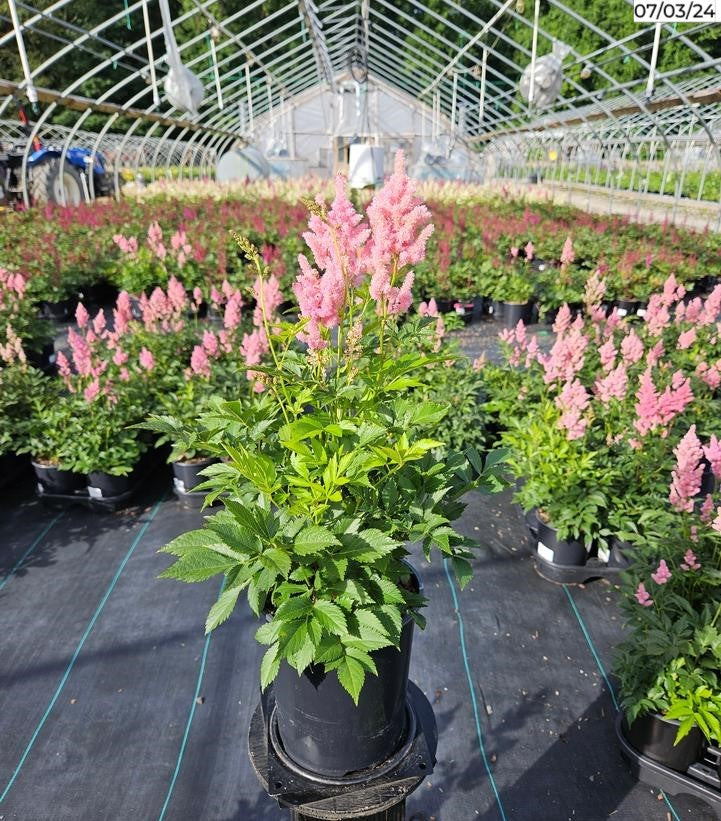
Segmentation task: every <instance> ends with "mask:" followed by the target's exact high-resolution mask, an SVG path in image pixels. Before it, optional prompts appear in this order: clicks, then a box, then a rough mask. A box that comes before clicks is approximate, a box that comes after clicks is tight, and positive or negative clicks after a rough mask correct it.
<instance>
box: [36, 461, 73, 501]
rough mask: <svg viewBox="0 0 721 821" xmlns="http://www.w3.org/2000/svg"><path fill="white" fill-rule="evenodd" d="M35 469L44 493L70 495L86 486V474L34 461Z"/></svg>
mask: <svg viewBox="0 0 721 821" xmlns="http://www.w3.org/2000/svg"><path fill="white" fill-rule="evenodd" d="M32 465H33V470H34V471H35V476H36V478H37V480H38V485H39V486H40V489H41V491H42V492H43V493H51V494H58V495H61V496H68V495H71V494H73V493H75V492H76V491H78V490H83V489H84V488H85V476H83V474H82V473H73V472H72V471H71V470H59V469H58V468H57V467H52V466H51V465H41V464H39V463H38V462H33V463H32Z"/></svg>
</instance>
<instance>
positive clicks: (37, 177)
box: [28, 157, 58, 205]
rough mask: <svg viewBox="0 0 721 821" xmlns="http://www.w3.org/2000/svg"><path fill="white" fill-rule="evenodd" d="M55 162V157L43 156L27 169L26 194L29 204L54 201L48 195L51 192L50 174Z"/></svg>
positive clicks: (43, 203) (44, 203)
mask: <svg viewBox="0 0 721 821" xmlns="http://www.w3.org/2000/svg"><path fill="white" fill-rule="evenodd" d="M57 163H58V159H57V157H45V159H44V160H43V161H42V162H39V163H38V164H37V165H34V166H33V167H32V168H29V169H28V194H29V195H30V203H31V205H47V203H48V202H54V200H53V199H52V196H50V195H51V194H52V186H51V185H50V176H51V173H52V170H53V167H54V166H55V165H57ZM48 192H50V195H49V194H48Z"/></svg>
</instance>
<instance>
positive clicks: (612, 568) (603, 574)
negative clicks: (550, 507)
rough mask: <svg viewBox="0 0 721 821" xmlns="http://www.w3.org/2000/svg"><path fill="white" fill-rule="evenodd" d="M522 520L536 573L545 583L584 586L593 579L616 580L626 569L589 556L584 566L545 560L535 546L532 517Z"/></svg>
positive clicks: (535, 530) (536, 533)
mask: <svg viewBox="0 0 721 821" xmlns="http://www.w3.org/2000/svg"><path fill="white" fill-rule="evenodd" d="M524 519H525V522H526V527H527V528H528V531H529V533H530V534H531V545H532V546H531V553H532V554H533V557H534V560H535V568H536V572H537V573H538V575H539V576H540V577H541V578H542V579H545V580H546V581H549V582H556V583H557V584H585V583H586V582H590V581H593V580H594V579H616V578H618V577H619V576H620V574H621V573H623V571H624V570H626V569H627V568H626V567H622V566H621V565H609V564H607V563H606V562H602V561H601V560H600V559H598V558H597V557H596V556H590V557H589V558H588V559H587V561H586V563H585V564H559V563H558V562H552V561H550V560H549V559H545V558H544V557H543V556H541V555H540V554H539V552H538V550H537V549H536V546H535V545H536V543H537V541H538V531H537V529H536V528H535V526H534V523H533V519H532V517H530V516H529V515H528V514H525V515H524Z"/></svg>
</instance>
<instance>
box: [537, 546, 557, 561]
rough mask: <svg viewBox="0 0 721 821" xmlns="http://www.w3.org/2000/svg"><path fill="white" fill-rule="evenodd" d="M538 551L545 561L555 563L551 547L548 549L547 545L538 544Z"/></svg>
mask: <svg viewBox="0 0 721 821" xmlns="http://www.w3.org/2000/svg"><path fill="white" fill-rule="evenodd" d="M536 550H537V551H538V555H539V556H540V557H541V558H542V559H545V560H546V561H547V562H552V561H553V556H554V553H553V551H552V550H551V548H550V547H546V545H545V544H543V542H539V543H538V545H537V546H536Z"/></svg>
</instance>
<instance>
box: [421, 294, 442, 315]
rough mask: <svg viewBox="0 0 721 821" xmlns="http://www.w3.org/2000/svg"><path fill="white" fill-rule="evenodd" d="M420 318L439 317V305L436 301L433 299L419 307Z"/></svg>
mask: <svg viewBox="0 0 721 821" xmlns="http://www.w3.org/2000/svg"><path fill="white" fill-rule="evenodd" d="M418 314H419V316H438V305H437V304H436V301H435V299H433V298H431V299H430V300H429V301H428V302H427V303H426V302H421V303H420V304H419V305H418Z"/></svg>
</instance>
